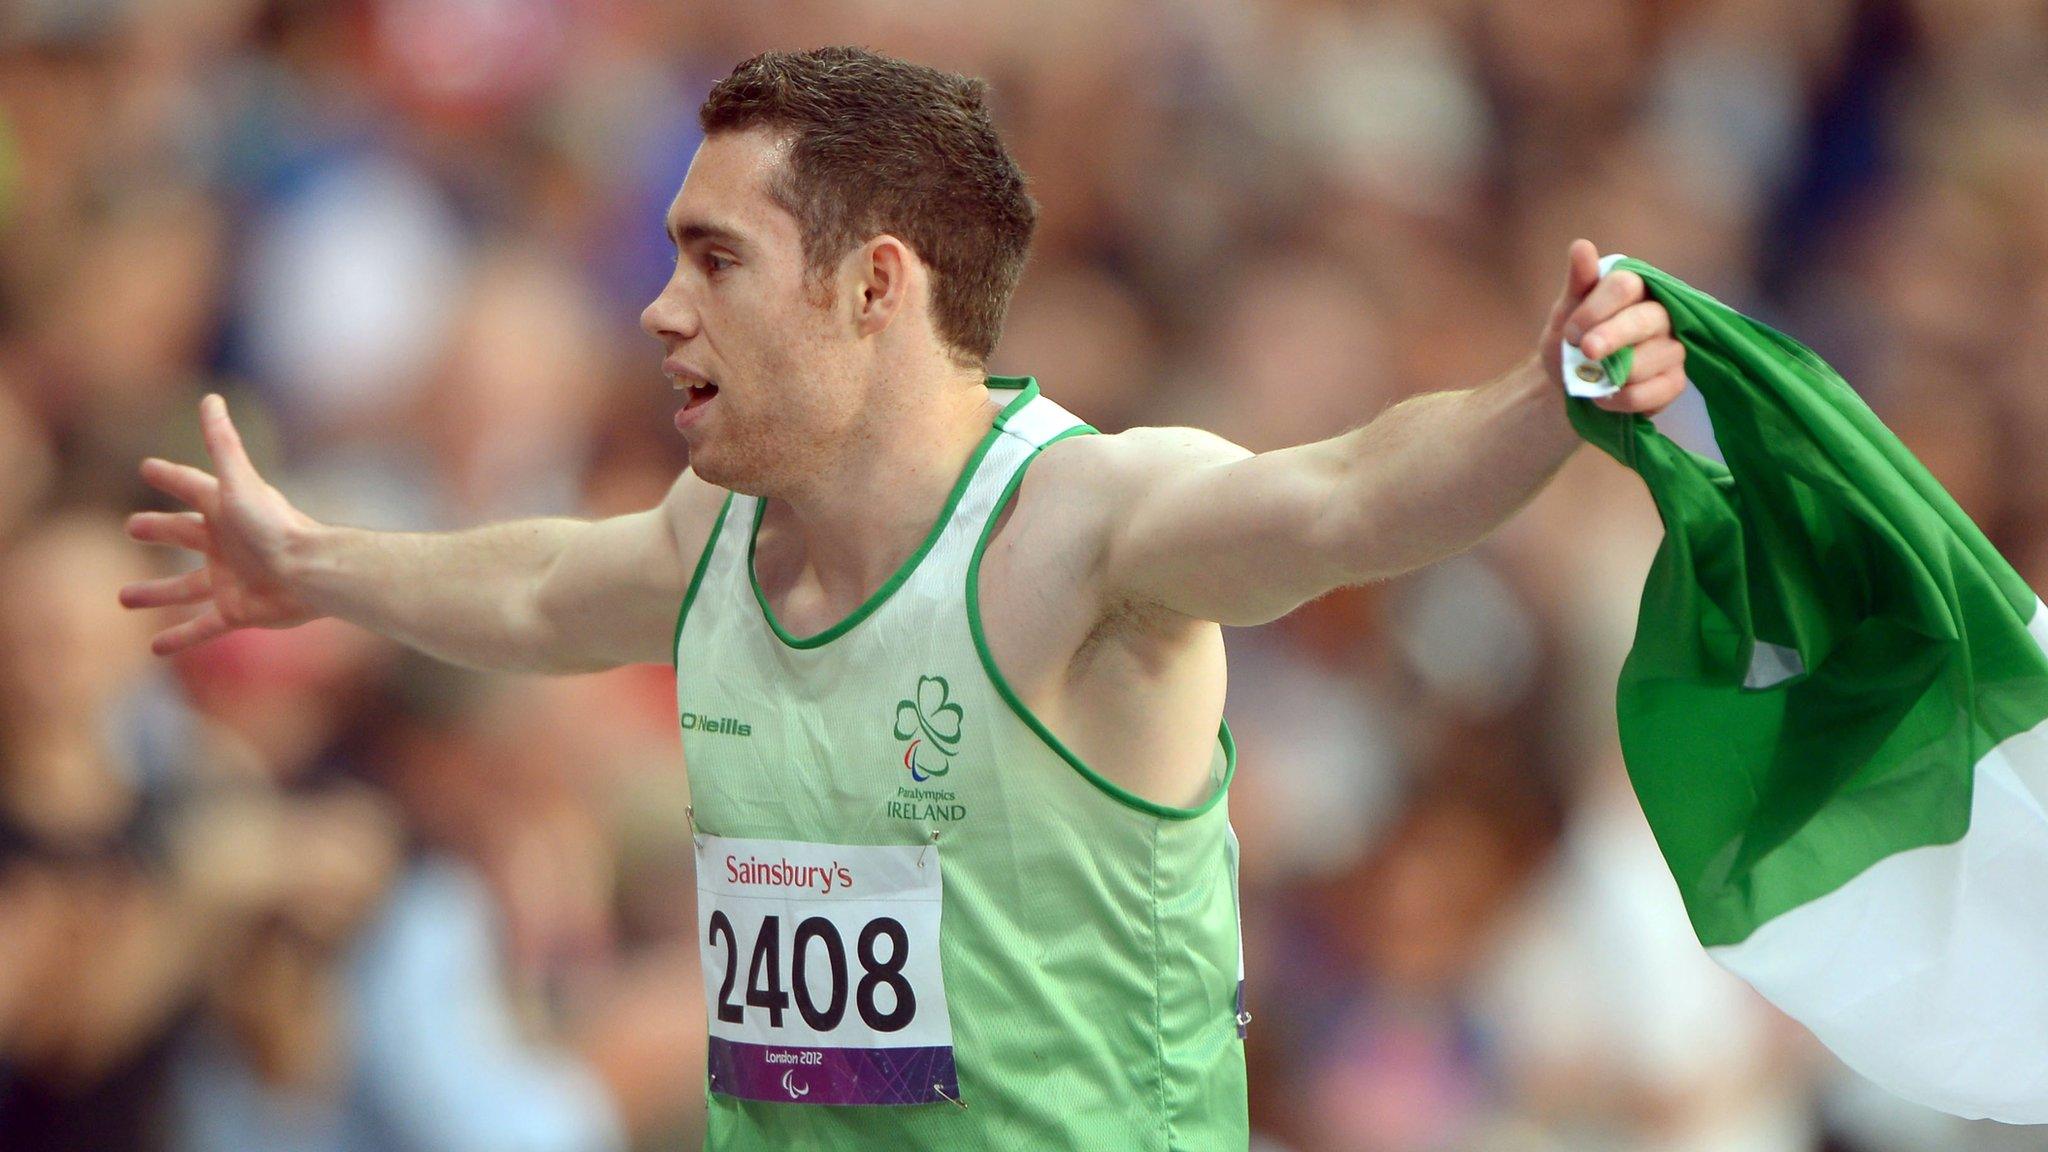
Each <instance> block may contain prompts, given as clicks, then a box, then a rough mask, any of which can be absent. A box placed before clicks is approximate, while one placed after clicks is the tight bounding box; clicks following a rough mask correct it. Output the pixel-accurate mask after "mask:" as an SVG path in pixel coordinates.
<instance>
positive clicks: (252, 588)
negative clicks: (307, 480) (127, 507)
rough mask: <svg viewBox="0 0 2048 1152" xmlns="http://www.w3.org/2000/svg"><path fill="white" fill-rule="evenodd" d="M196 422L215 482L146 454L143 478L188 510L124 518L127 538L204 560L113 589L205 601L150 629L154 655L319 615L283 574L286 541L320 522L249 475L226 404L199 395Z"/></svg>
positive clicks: (151, 601)
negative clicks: (185, 615)
mask: <svg viewBox="0 0 2048 1152" xmlns="http://www.w3.org/2000/svg"><path fill="white" fill-rule="evenodd" d="M199 426H200V430H201V432H202V434H203V435H204V436H205V439H206V454H207V455H208V456H209V457H211V458H212V460H213V466H214V470H215V471H216V472H218V473H219V476H218V478H216V477H215V476H213V475H210V474H208V473H207V472H205V471H204V470H202V469H199V468H193V467H190V466H189V465H185V464H174V463H172V462H171V461H169V460H159V459H157V458H155V457H151V458H149V459H147V460H144V461H143V462H142V478H143V480H145V481H147V482H148V484H149V485H150V487H152V488H155V489H157V490H159V491H161V492H163V493H165V494H166V495H169V496H173V497H176V498H177V499H179V500H182V501H184V502H185V503H186V504H187V505H189V506H191V508H192V509H193V510H192V511H189V512H137V513H135V514H134V515H132V516H130V517H129V518H128V535H130V536H132V537H134V538H135V539H137V540H141V541H143V542H145V543H150V544H165V545H170V546H172V547H177V548H187V549H190V550H191V551H193V552H197V553H199V554H200V555H201V556H202V557H204V558H205V561H206V563H205V564H204V565H202V566H201V567H198V568H194V569H192V570H191V571H189V572H184V573H181V574H179V575H176V576H166V577H162V578H159V579H155V580H142V581H138V582H136V583H134V584H128V585H125V586H123V587H122V589H121V603H122V605H123V606H125V607H128V608H162V607H167V606H169V605H174V604H200V605H204V606H205V607H204V609H203V610H202V611H201V612H200V613H199V614H198V615H197V616H194V617H192V618H191V619H189V620H186V621H185V622H184V623H182V624H178V625H175V626H173V627H171V628H167V629H165V630H164V631H162V632H159V633H157V635H156V637H155V638H154V639H152V640H151V641H150V643H149V649H150V651H152V652H154V653H156V654H157V655H159V656H169V655H171V654H173V653H176V652H182V651H184V650H185V649H187V648H191V647H193V646H195V645H199V644H204V643H206V642H207V641H208V640H211V639H213V638H214V637H216V636H222V635H225V634H227V633H229V632H232V631H234V630H235V629H238V628H290V627H293V626H295V625H299V624H304V623H305V622H307V621H308V620H312V619H314V618H315V617H317V616H318V615H320V614H319V613H318V612H316V611H314V610H313V609H312V608H310V607H309V606H307V605H306V604H305V602H304V601H302V600H300V599H299V598H298V597H297V596H296V595H294V594H293V592H292V590H291V588H290V582H289V581H288V579H287V578H286V576H285V572H284V561H285V559H286V551H287V549H288V547H289V546H290V544H291V542H292V540H293V539H294V538H295V537H296V536H298V535H300V534H303V533H305V532H308V531H311V530H313V529H317V528H318V527H319V526H320V525H319V523H318V522H317V521H315V520H313V519H312V518H311V517H309V516H307V515H306V514H305V513H303V512H300V511H299V510H298V509H296V508H294V507H292V505H291V502H290V501H288V500H286V499H285V498H284V495H283V493H281V492H279V491H278V490H277V489H275V488H272V487H271V486H270V485H269V484H267V483H265V482H264V480H263V478H262V477H261V476H259V475H257V474H256V468H255V466H254V465H253V464H251V463H250V462H249V455H248V453H247V452H246V451H244V450H243V448H242V438H241V436H240V434H239V433H237V432H236V431H235V425H234V423H233V421H231V420H229V419H228V406H227V402H226V401H224V400H222V399H221V398H220V397H219V396H213V395H209V396H207V397H206V398H205V399H203V400H201V401H200V402H199Z"/></svg>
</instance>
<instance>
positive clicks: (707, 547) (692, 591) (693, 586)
mask: <svg viewBox="0 0 2048 1152" xmlns="http://www.w3.org/2000/svg"><path fill="white" fill-rule="evenodd" d="M730 511H732V493H730V492H728V493H726V494H725V503H723V504H720V505H719V506H718V519H716V520H713V521H712V522H711V535H710V536H708V537H706V538H705V540H704V551H702V552H700V553H698V555H697V570H696V571H695V572H692V573H690V587H689V590H688V591H686V592H684V593H683V606H682V607H681V608H678V609H676V634H675V635H674V636H672V637H670V638H669V642H668V665H669V667H671V668H677V669H680V665H679V664H678V663H677V661H678V660H680V659H681V657H680V656H679V653H680V652H681V650H682V646H683V621H684V620H686V619H688V618H689V615H690V603H691V602H692V601H694V600H696V599H697V589H698V588H699V587H701V586H702V585H703V583H704V570H705V569H706V568H709V567H711V549H712V548H714V547H716V546H717V544H718V532H719V529H721V528H724V527H725V514H726V513H727V512H730Z"/></svg>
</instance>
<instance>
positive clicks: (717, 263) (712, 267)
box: [704, 252, 733, 275]
mask: <svg viewBox="0 0 2048 1152" xmlns="http://www.w3.org/2000/svg"><path fill="white" fill-rule="evenodd" d="M732 266H733V261H732V260H731V259H730V258H728V257H725V256H721V255H719V254H718V253H716V252H706V253H705V254H704V271H706V272H708V273H711V274H713V275H716V274H717V273H720V272H723V271H725V270H726V269H728V268H730V267H732Z"/></svg>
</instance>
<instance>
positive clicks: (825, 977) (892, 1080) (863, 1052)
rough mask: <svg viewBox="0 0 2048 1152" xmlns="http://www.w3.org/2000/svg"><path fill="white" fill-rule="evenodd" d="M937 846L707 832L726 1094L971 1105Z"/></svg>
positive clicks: (703, 909) (701, 875)
mask: <svg viewBox="0 0 2048 1152" xmlns="http://www.w3.org/2000/svg"><path fill="white" fill-rule="evenodd" d="M941 893H942V888H941V886H940V881H939V849H938V845H936V844H911V845H905V846H886V847H875V846H850V845H842V844H807V843H803V842H801V841H795V840H738V839H728V838H726V837H722V836H705V835H700V836H698V837H697V928H698V936H697V939H698V941H699V943H700V944H701V945H702V947H703V953H704V1001H705V1007H706V1009H707V1012H708V1015H709V1016H710V1020H711V1048H710V1078H711V1090H712V1091H713V1092H718V1093H722V1094H724V1095H727V1096H736V1097H739V1098H741V1099H745V1100H775V1101H780V1102H782V1103H786V1104H787V1103H795V1104H926V1103H932V1102H935V1101H951V1102H953V1103H959V1101H960V1081H959V1077H958V1075H957V1073H955V1071H954V1069H953V1023H952V1019H951V1017H949V1016H948V1015H947V1012H946V984H945V979H944V977H943V974H942V973H941V972H940V969H939V907H940V897H941Z"/></svg>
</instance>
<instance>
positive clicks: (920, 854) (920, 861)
mask: <svg viewBox="0 0 2048 1152" xmlns="http://www.w3.org/2000/svg"><path fill="white" fill-rule="evenodd" d="M938 842H939V830H938V829H937V828H934V829H932V839H931V843H929V844H926V845H925V846H924V847H922V848H920V849H918V850H917V866H918V867H919V868H922V867H924V854H925V853H927V852H929V851H931V850H932V849H933V848H934V847H936V846H937V845H938ZM962 1107H965V1105H962Z"/></svg>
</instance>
